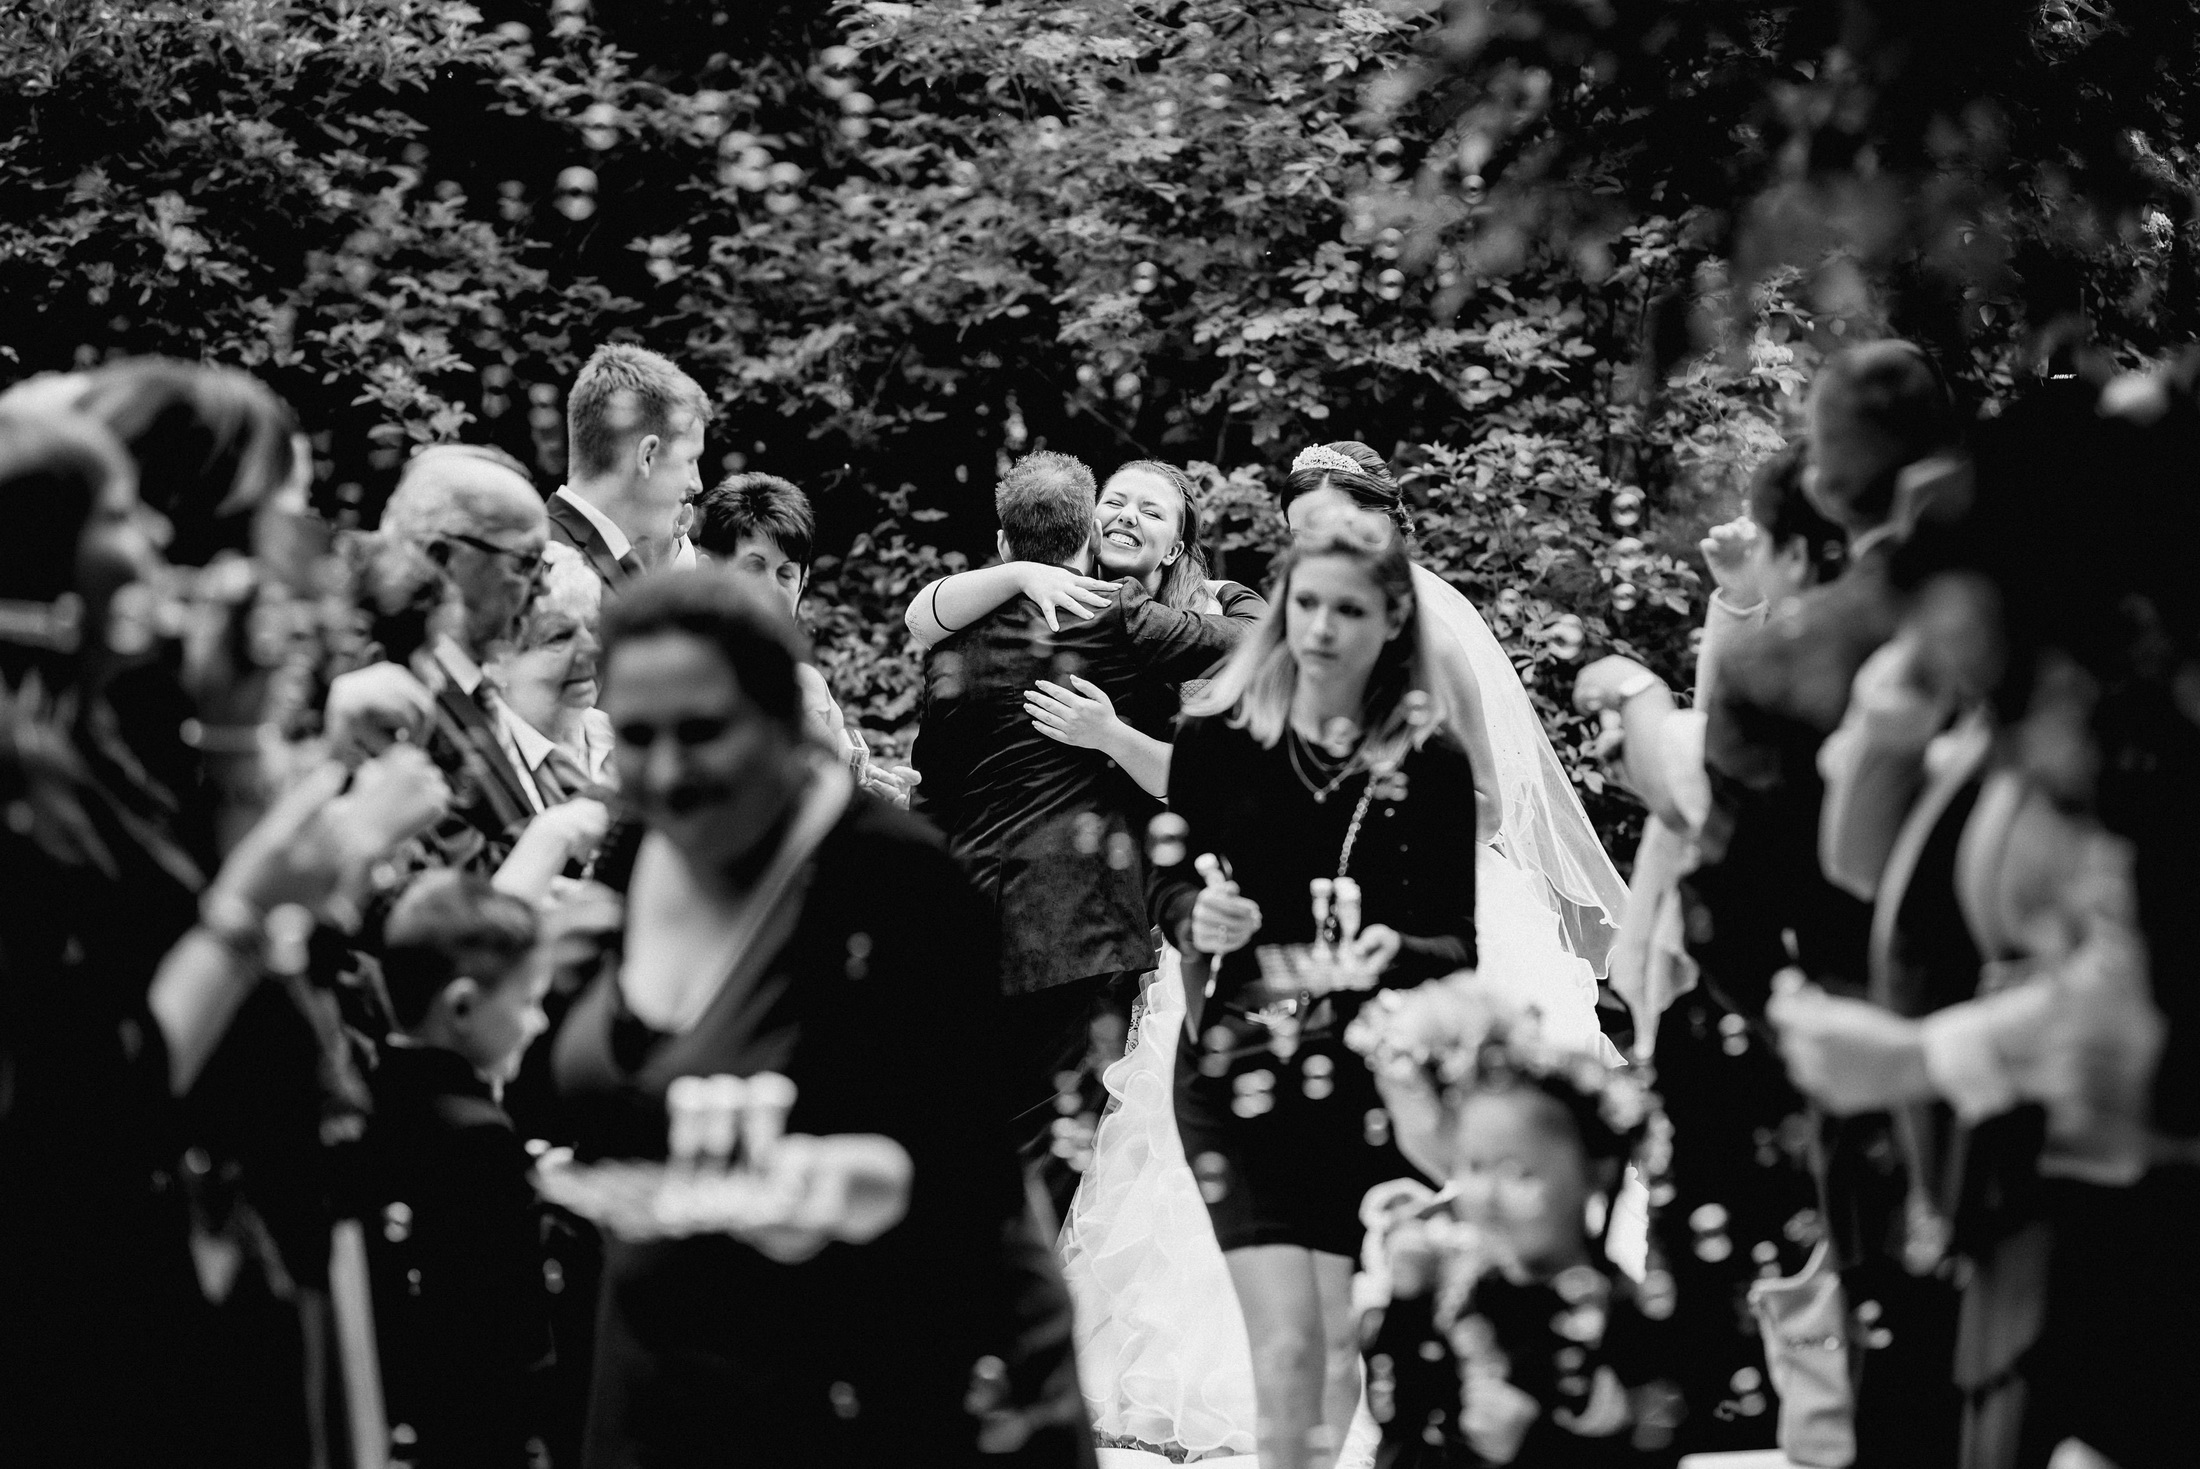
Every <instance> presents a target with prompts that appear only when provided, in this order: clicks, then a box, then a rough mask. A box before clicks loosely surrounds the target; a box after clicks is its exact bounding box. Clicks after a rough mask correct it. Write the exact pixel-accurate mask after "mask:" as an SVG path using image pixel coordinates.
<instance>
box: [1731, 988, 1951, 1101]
mask: <svg viewBox="0 0 2200 1469" xmlns="http://www.w3.org/2000/svg"><path fill="white" fill-rule="evenodd" d="M1773 989H1774V993H1773V996H1772V1001H1771V1003H1770V1004H1768V1005H1767V1006H1766V1007H1765V1018H1766V1019H1768V1020H1770V1021H1771V1022H1772V1024H1773V1025H1774V1027H1776V1028H1777V1029H1778V1031H1779V1033H1780V1056H1781V1058H1782V1059H1783V1060H1785V1061H1786V1062H1787V1068H1788V1077H1789V1079H1790V1080H1792V1081H1793V1082H1794V1083H1795V1087H1796V1090H1798V1091H1800V1092H1802V1093H1803V1094H1804V1095H1805V1096H1808V1097H1809V1098H1811V1099H1812V1100H1813V1101H1815V1102H1817V1103H1818V1104H1819V1105H1820V1106H1822V1107H1824V1108H1825V1109H1826V1110H1827V1111H1829V1112H1832V1113H1834V1114H1836V1115H1838V1116H1844V1117H1846V1116H1850V1115H1853V1114H1855V1113H1858V1112H1878V1111H1883V1110H1885V1109H1886V1108H1888V1107H1892V1106H1895V1105H1897V1104H1899V1103H1903V1102H1914V1101H1922V1100H1924V1099H1926V1098H1928V1097H1930V1096H1932V1094H1933V1083H1932V1078H1931V1076H1930V1075H1929V1074H1928V1073H1927V1072H1926V1070H1925V1045H1924V1035H1923V1031H1922V1029H1921V1028H1920V1027H1919V1025H1918V1023H1917V1022H1916V1021H1914V1020H1908V1019H1905V1018H1904V1017H1902V1016H1900V1015H1897V1014H1895V1013H1894V1012H1893V1011H1892V1010H1887V1009H1884V1008H1882V1007H1880V1006H1878V1005H1874V1004H1872V1003H1871V1002H1870V1001H1868V1000H1851V999H1845V998H1843V997H1842V996H1840V995H1829V994H1827V993H1826V992H1825V991H1824V990H1822V989H1820V988H1819V987H1818V986H1816V985H1814V984H1810V983H1808V982H1807V981H1806V980H1804V978H1803V976H1802V973H1801V972H1800V971H1799V970H1793V969H1789V970H1784V971H1782V972H1781V973H1780V974H1779V975H1778V976H1776V977H1775V979H1774V981H1773Z"/></svg>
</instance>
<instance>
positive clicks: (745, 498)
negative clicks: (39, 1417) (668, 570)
mask: <svg viewBox="0 0 2200 1469" xmlns="http://www.w3.org/2000/svg"><path fill="white" fill-rule="evenodd" d="M696 512H697V514H696V522H695V544H696V545H697V546H699V547H701V548H702V549H703V550H705V551H708V552H709V553H710V554H711V555H713V556H731V555H732V554H733V553H734V551H735V549H736V548H737V547H739V545H740V544H741V542H742V541H743V540H745V539H747V538H749V537H750V536H755V537H758V538H760V539H762V540H767V541H770V542H771V543H772V544H773V545H775V546H777V547H778V548H779V549H780V550H781V551H783V552H785V553H786V556H787V559H788V560H789V561H792V562H793V563H794V564H795V565H797V566H799V567H801V568H802V572H803V575H805V576H807V575H808V574H809V571H810V562H811V560H812V559H813V558H814V557H815V556H816V554H817V513H816V512H815V511H814V510H812V509H811V508H810V497H809V496H808V495H805V494H803V493H802V491H801V490H799V489H797V488H796V487H795V486H794V485H792V484H789V483H788V482H787V481H786V480H783V479H781V478H780V477H779V476H778V475H776V474H736V475H731V476H728V477H727V478H726V480H725V481H724V482H723V483H721V484H720V485H719V486H718V487H717V488H716V489H713V490H709V491H706V492H705V493H704V495H703V498H702V499H701V500H700V501H698V502H697V504H696Z"/></svg>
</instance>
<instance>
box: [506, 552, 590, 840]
mask: <svg viewBox="0 0 2200 1469" xmlns="http://www.w3.org/2000/svg"><path fill="white" fill-rule="evenodd" d="M602 610H603V582H602V580H601V579H600V578H598V577H597V575H596V574H595V572H593V571H591V570H590V569H589V566H588V563H587V561H586V560H584V559H583V558H582V556H581V553H580V552H578V551H576V550H574V549H573V548H572V547H571V546H568V545H564V544H562V543H560V542H557V541H552V542H551V543H550V544H549V545H547V546H545V547H543V551H542V581H541V583H540V584H539V585H538V586H537V588H536V590H535V595H534V598H533V600H532V601H530V602H529V603H528V606H527V611H526V613H525V614H524V615H523V616H522V617H521V619H520V628H519V635H518V637H517V639H516V640H515V642H514V644H513V646H512V648H511V650H510V651H509V652H507V653H505V655H504V656H503V657H502V659H500V660H499V662H498V664H497V666H496V667H495V669H494V670H493V672H494V675H495V678H496V681H497V683H498V684H499V685H500V686H501V688H502V697H501V699H500V700H499V705H498V710H497V713H498V717H499V719H500V721H501V722H502V725H503V728H504V732H505V733H506V735H508V736H509V737H510V739H511V742H512V747H513V749H514V750H515V751H516V752H517V753H518V755H519V757H520V760H521V762H522V763H523V764H524V765H525V766H526V767H527V770H528V773H529V774H530V775H531V776H532V777H533V778H534V780H535V783H536V785H537V787H538V788H540V789H541V790H542V792H543V794H544V798H545V799H546V800H548V801H550V802H551V804H556V801H557V800H560V799H563V798H565V797H568V796H572V795H575V794H578V793H579V792H581V791H584V790H587V789H589V788H591V787H601V786H604V785H606V784H607V783H608V781H609V779H610V776H611V746H612V738H611V721H610V720H608V719H606V718H604V715H603V711H602V710H600V709H598V708H597V707H596V694H597V688H598V684H597V678H596V675H597V660H598V658H599V656H600V655H601V654H602V652H603V645H602V643H601V642H599V641H598V640H597V624H598V619H599V617H600V615H601V613H602Z"/></svg>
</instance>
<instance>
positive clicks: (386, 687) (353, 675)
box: [324, 663, 435, 759]
mask: <svg viewBox="0 0 2200 1469" xmlns="http://www.w3.org/2000/svg"><path fill="white" fill-rule="evenodd" d="M434 717H435V696H434V695H433V694H431V693H429V692H428V688H427V685H425V684H423V683H422V682H421V681H420V680H419V679H417V678H414V677H413V676H412V674H411V673H409V672H408V671H406V670H405V669H403V668H400V667H398V666H397V665H396V664H395V663H374V664H370V665H368V666H367V667H365V668H358V669H354V670H353V671H351V672H350V673H345V674H339V675H338V676H337V678H336V681H335V682H333V683H331V684H330V685H329V690H328V703H327V705H326V707H325V710H324V722H325V724H326V726H327V728H328V737H329V747H330V749H331V750H333V751H334V752H335V754H336V755H337V757H338V758H339V759H356V758H359V757H361V756H366V755H379V754H380V753H381V752H382V751H384V750H386V749H388V748H389V747H390V745H391V744H393V743H395V742H396V741H399V740H413V741H415V742H418V740H419V739H420V736H421V735H422V734H423V733H425V732H426V730H427V728H428V725H429V722H430V721H431V720H433V719H434Z"/></svg>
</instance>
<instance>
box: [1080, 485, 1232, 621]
mask: <svg viewBox="0 0 2200 1469" xmlns="http://www.w3.org/2000/svg"><path fill="white" fill-rule="evenodd" d="M1133 470H1136V471H1138V472H1139V473H1142V474H1150V475H1152V476H1154V477H1155V478H1156V479H1160V480H1165V481H1167V483H1168V484H1169V485H1170V487H1171V488H1173V489H1174V490H1175V491H1176V497H1177V500H1178V502H1179V503H1180V504H1181V505H1182V506H1183V513H1182V514H1181V516H1180V517H1179V518H1178V522H1177V540H1178V543H1179V544H1181V545H1182V546H1183V547H1184V550H1183V552H1182V553H1181V554H1180V555H1178V557H1177V558H1176V560H1174V561H1172V562H1170V563H1169V564H1168V565H1167V566H1164V567H1162V568H1161V581H1160V584H1159V585H1158V586H1156V587H1155V589H1154V594H1153V595H1154V600H1155V601H1156V602H1159V603H1161V604H1162V605H1163V606H1165V607H1170V608H1173V609H1175V610H1176V611H1178V612H1197V611H1203V610H1205V608H1206V603H1207V577H1208V570H1207V552H1206V551H1205V549H1203V548H1202V547H1201V545H1200V542H1199V486H1198V485H1196V484H1194V483H1193V482H1192V477H1191V476H1190V475H1189V474H1186V473H1185V472H1184V471H1183V470H1181V469H1179V468H1177V467H1176V466H1175V465H1173V464H1163V463H1162V462H1161V461H1160V460H1158V459H1133V460H1132V461H1131V462H1130V463H1128V464H1121V465H1117V466H1116V470H1115V474H1111V475H1109V476H1108V480H1109V481H1110V482H1111V483H1112V482H1113V481H1114V479H1115V475H1117V474H1129V473H1131V472H1132V471H1133ZM1101 488H1102V490H1103V491H1105V489H1106V486H1105V485H1103V486H1102V487H1101Z"/></svg>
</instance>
